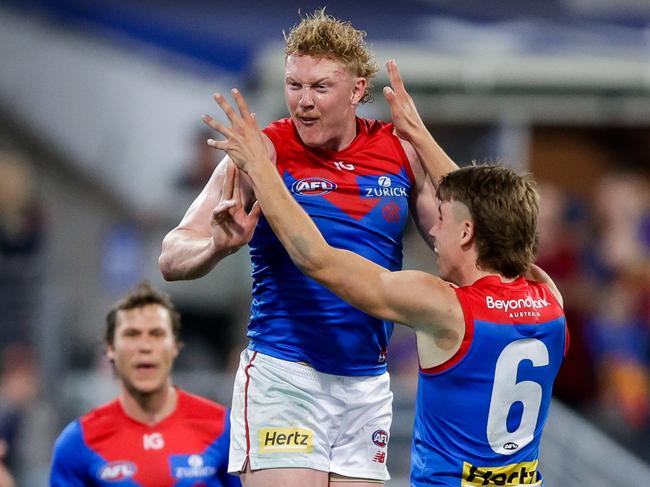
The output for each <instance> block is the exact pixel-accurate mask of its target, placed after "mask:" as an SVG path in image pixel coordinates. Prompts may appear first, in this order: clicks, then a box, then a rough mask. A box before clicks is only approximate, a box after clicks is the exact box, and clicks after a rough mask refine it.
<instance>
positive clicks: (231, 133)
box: [203, 89, 268, 172]
mask: <svg viewBox="0 0 650 487" xmlns="http://www.w3.org/2000/svg"><path fill="white" fill-rule="evenodd" d="M232 96H233V98H234V100H235V103H236V104H237V108H238V109H239V113H237V112H236V111H235V110H234V109H233V107H232V106H231V105H230V104H229V103H228V102H227V101H226V99H225V98H224V97H223V95H220V94H215V95H214V99H215V101H216V102H217V103H218V104H219V106H220V107H221V109H222V110H223V112H224V113H225V114H226V116H227V117H228V120H229V121H230V125H231V126H230V127H228V126H226V125H224V124H222V123H220V122H218V121H216V120H215V119H213V118H212V117H210V116H209V115H204V116H203V121H204V122H205V123H206V124H208V125H209V126H210V127H212V128H213V129H215V130H216V131H217V132H219V133H220V134H221V135H223V136H224V140H214V139H210V140H208V144H210V145H211V146H212V147H216V148H217V149H221V150H223V151H225V152H226V153H227V154H228V155H229V156H230V159H232V161H233V162H234V163H235V164H236V165H237V167H238V168H240V169H241V170H243V171H245V172H248V171H249V169H250V168H251V167H252V165H253V164H256V163H258V162H260V161H261V162H264V161H266V160H267V159H268V152H267V149H266V145H265V144H264V140H263V139H262V132H261V131H260V129H259V127H258V125H257V121H256V120H255V115H254V114H252V113H251V112H250V110H249V109H248V105H247V104H246V100H244V97H243V95H242V94H241V93H240V92H239V90H237V89H233V90H232Z"/></svg>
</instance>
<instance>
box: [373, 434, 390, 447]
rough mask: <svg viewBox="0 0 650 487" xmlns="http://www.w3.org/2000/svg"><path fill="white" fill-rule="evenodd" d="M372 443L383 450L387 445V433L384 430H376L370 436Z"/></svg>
mask: <svg viewBox="0 0 650 487" xmlns="http://www.w3.org/2000/svg"><path fill="white" fill-rule="evenodd" d="M372 442H373V443H374V444H375V445H377V446H378V447H380V448H385V447H386V445H388V432H387V431H384V430H377V431H375V432H374V433H373V434H372Z"/></svg>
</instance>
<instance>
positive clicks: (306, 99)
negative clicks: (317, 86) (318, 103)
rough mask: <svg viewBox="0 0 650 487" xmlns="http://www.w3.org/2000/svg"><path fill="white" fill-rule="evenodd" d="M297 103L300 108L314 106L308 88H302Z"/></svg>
mask: <svg viewBox="0 0 650 487" xmlns="http://www.w3.org/2000/svg"><path fill="white" fill-rule="evenodd" d="M299 103H300V106H301V107H302V108H305V107H312V106H314V99H313V98H312V96H311V93H310V91H309V88H305V89H304V90H303V92H302V96H301V97H300V102H299Z"/></svg>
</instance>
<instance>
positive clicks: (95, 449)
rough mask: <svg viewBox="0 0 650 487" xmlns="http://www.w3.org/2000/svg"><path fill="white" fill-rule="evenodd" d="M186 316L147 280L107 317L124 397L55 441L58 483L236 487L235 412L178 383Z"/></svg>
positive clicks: (110, 351)
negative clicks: (231, 462)
mask: <svg viewBox="0 0 650 487" xmlns="http://www.w3.org/2000/svg"><path fill="white" fill-rule="evenodd" d="M180 326H181V324H180V316H179V315H178V313H177V312H176V309H175V308H174V305H173V304H172V303H171V301H170V300H169V298H168V297H167V296H166V295H164V294H162V293H160V292H158V291H157V290H155V289H154V288H152V287H151V286H150V285H149V284H148V283H141V284H140V285H139V286H138V288H137V289H136V290H135V291H134V292H132V293H130V294H128V295H126V296H125V297H124V298H123V299H121V300H120V301H118V302H117V303H116V304H115V305H114V306H113V308H112V309H111V310H110V312H109V313H108V315H107V317H106V330H105V337H104V339H105V343H106V347H107V355H108V358H109V359H110V361H111V362H112V364H113V366H114V368H115V372H116V374H117V377H118V379H119V383H120V394H119V396H118V398H117V399H115V400H114V401H112V402H110V403H108V404H106V405H104V406H101V407H99V408H97V409H94V410H93V411H91V412H89V413H88V414H86V415H84V416H82V417H81V418H79V419H77V420H75V421H74V422H72V423H71V424H69V425H68V426H67V427H66V429H65V430H64V431H63V433H61V435H60V436H59V438H58V439H57V441H56V444H55V446H54V455H53V460H52V471H51V478H50V485H51V486H53V487H73V486H91V485H96V486H112V485H132V486H137V485H139V486H147V487H162V486H171V485H178V486H183V485H187V486H190V485H191V486H194V485H199V484H200V485H206V486H214V487H235V486H239V485H240V482H239V479H238V478H237V477H234V476H232V475H229V474H228V473H227V471H226V470H227V464H228V448H229V434H230V431H229V430H230V424H229V419H228V410H227V409H226V408H224V407H223V406H221V405H220V404H216V403H214V402H211V401H208V400H207V399H204V398H202V397H199V396H195V395H192V394H189V393H187V392H184V391H182V390H180V389H178V388H176V387H174V386H172V380H171V376H170V374H171V370H172V366H173V364H174V360H175V359H176V357H177V356H178V353H179V350H180V346H181V343H180V337H179V334H180Z"/></svg>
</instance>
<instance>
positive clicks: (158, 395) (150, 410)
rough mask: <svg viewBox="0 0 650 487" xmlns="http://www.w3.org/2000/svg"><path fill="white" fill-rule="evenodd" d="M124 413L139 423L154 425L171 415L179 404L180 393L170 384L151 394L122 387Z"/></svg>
mask: <svg viewBox="0 0 650 487" xmlns="http://www.w3.org/2000/svg"><path fill="white" fill-rule="evenodd" d="M119 401H120V404H121V405H122V409H123V410H124V413H125V414H126V415H127V416H129V417H130V418H131V419H134V420H135V421H138V422H139V423H143V424H147V425H154V424H157V423H159V422H160V421H162V420H163V419H165V418H166V417H168V416H169V415H171V414H172V413H173V412H174V411H175V410H176V406H177V404H178V392H177V391H176V389H175V388H174V387H173V386H172V385H171V382H170V383H168V384H167V385H166V386H165V387H163V388H161V389H160V390H158V391H154V392H151V393H140V392H138V391H132V390H128V389H127V388H126V386H125V385H124V384H122V385H121V392H120V397H119Z"/></svg>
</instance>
